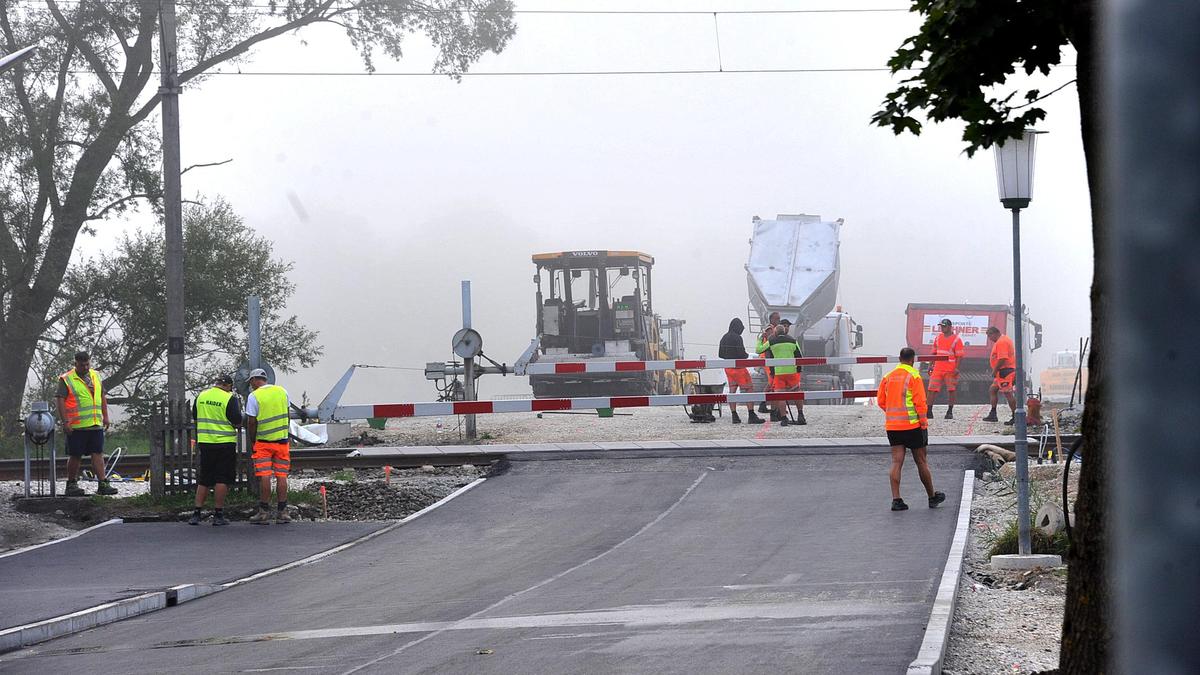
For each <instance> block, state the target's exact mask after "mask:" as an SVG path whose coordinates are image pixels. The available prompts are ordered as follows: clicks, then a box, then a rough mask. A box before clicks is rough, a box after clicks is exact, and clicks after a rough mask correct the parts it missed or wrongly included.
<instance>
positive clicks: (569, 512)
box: [0, 448, 974, 673]
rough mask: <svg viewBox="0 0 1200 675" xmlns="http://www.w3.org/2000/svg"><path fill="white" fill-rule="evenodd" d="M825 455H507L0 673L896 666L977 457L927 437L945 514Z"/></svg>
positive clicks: (910, 651)
mask: <svg viewBox="0 0 1200 675" xmlns="http://www.w3.org/2000/svg"><path fill="white" fill-rule="evenodd" d="M840 450H841V452H840V453H838V454H824V453H822V452H820V451H811V450H807V451H805V452H804V453H802V454H795V455H791V456H767V457H763V456H757V457H750V456H738V457H674V458H666V457H658V458H655V457H643V458H624V459H582V460H581V459H564V460H559V461H553V460H548V461H522V462H514V463H513V465H512V467H511V469H510V470H509V471H508V472H507V473H506V474H504V475H501V476H498V477H496V478H492V479H489V480H488V481H487V482H486V483H484V484H483V485H481V486H479V487H477V488H475V489H474V490H471V491H469V492H467V493H465V494H463V495H461V496H460V497H458V498H457V499H455V500H453V501H451V502H449V503H448V504H447V505H445V506H443V507H441V508H439V509H437V510H435V511H433V512H431V513H429V514H426V515H425V516H423V517H421V518H418V519H417V520H415V521H413V522H412V523H409V524H407V525H405V526H404V527H401V528H399V529H397V530H394V531H392V532H389V533H386V534H384V535H382V536H379V537H377V538H375V539H372V540H370V541H368V542H366V543H364V544H361V545H359V546H355V547H353V548H351V549H349V550H347V551H344V552H342V553H339V554H337V555H334V556H331V557H329V558H325V559H323V560H321V561H319V562H317V563H314V564H312V565H307V566H304V567H300V568H296V569H293V570H289V571H287V572H284V573H282V574H278V575H275V576H271V577H267V578H264V579H261V580H258V581H255V582H252V583H249V584H246V585H243V586H240V587H236V588H233V589H231V590H228V591H225V592H222V593H219V594H216V595H213V596H209V597H207V598H202V599H200V600H196V601H194V602H190V603H186V604H184V605H180V606H178V607H174V608H170V609H166V610H163V611H160V612H155V613H151V614H147V615H144V616H141V617H137V618H134V619H129V620H126V621H123V622H120V623H117V624H112V625H109V626H105V627H101V628H98V629H95V630H91V631H87V632H84V633H81V634H79V635H75V636H72V637H67V638H62V639H59V640H55V641H51V642H48V643H45V644H42V645H38V646H36V647H33V648H29V649H26V650H22V651H18V652H13V653H10V654H6V655H3V656H0V671H3V672H89V673H165V672H291V671H295V672H303V673H355V672H362V673H397V672H402V673H435V672H436V673H446V672H453V673H466V672H471V673H476V672H480V673H518V672H519V673H597V672H623V673H642V672H654V673H731V672H739V673H746V672H763V673H780V672H830V673H902V672H904V671H905V669H906V667H907V665H908V663H909V662H910V661H911V660H912V659H913V658H914V657H915V656H916V653H917V649H918V646H919V644H920V642H921V638H922V634H923V631H924V627H925V622H926V621H927V619H928V616H929V611H930V604H931V602H932V598H933V595H934V593H935V590H936V586H937V580H938V578H939V577H940V574H941V568H942V565H943V564H944V563H945V559H946V555H947V552H948V551H949V547H950V539H951V535H952V533H953V530H954V526H955V520H956V516H957V510H958V503H959V492H960V490H961V486H962V477H963V470H964V469H970V468H973V466H974V459H973V457H974V456H973V455H972V454H970V453H969V452H967V451H966V450H964V449H961V448H946V449H938V450H933V451H931V452H930V460H931V465H932V467H933V471H934V480H935V483H936V484H937V488H938V489H939V490H942V491H944V492H946V493H947V495H948V497H949V498H948V499H947V501H946V503H945V504H944V505H943V506H942V507H941V508H938V509H929V508H927V507H926V505H925V498H924V491H923V489H922V488H921V486H920V483H919V481H918V480H917V477H916V471H915V468H914V467H913V466H912V464H911V462H909V463H908V464H907V465H906V468H907V471H906V474H905V480H904V486H903V494H904V496H905V498H906V500H907V501H908V502H909V504H910V506H911V507H912V509H911V510H909V511H906V512H899V513H893V512H891V511H889V510H888V506H889V502H890V495H889V494H888V487H887V473H886V472H887V465H888V459H887V454H886V450H885V449H882V448H862V449H861V452H860V453H857V454H855V453H853V452H849V453H848V452H847V450H848V449H846V448H842V449H840ZM881 450H882V452H881ZM247 527H248V526H247ZM273 527H274V526H273ZM212 553H213V555H214V556H217V557H219V556H220V555H222V552H221V551H218V550H214V551H213V552H212Z"/></svg>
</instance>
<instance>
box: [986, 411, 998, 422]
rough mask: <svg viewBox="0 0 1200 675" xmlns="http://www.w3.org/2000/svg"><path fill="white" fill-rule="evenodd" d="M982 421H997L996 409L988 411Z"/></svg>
mask: <svg viewBox="0 0 1200 675" xmlns="http://www.w3.org/2000/svg"><path fill="white" fill-rule="evenodd" d="M982 421H984V422H999V421H1000V418H999V417H996V411H995V410H993V411H992V412H990V413H988V414H987V416H986V417H984V418H983V419H982Z"/></svg>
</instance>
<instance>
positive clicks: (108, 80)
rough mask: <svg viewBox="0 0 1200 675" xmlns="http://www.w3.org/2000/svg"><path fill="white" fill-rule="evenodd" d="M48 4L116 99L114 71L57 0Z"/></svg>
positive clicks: (52, 0)
mask: <svg viewBox="0 0 1200 675" xmlns="http://www.w3.org/2000/svg"><path fill="white" fill-rule="evenodd" d="M46 6H47V7H48V8H49V9H50V13H51V14H52V15H54V20H55V21H57V22H58V26H59V28H62V30H63V32H64V33H66V34H67V35H69V36H71V39H72V40H73V41H74V42H76V43H77V44H78V45H79V51H80V52H81V53H82V54H83V58H84V59H85V60H86V61H87V62H88V65H89V66H91V67H92V70H93V71H95V73H96V77H98V78H100V83H101V84H103V85H104V88H105V90H107V91H108V96H109V98H113V99H115V98H116V97H117V83H116V82H115V81H113V78H112V73H110V72H108V67H107V66H106V65H105V64H104V61H103V60H101V59H100V55H99V54H97V53H96V52H95V50H93V49H92V47H91V45H89V44H88V43H87V41H86V40H84V38H83V36H82V35H80V34H79V32H78V31H76V30H75V24H74V23H73V22H71V21H67V17H65V16H63V13H62V11H61V10H59V8H58V3H57V2H55V0H46Z"/></svg>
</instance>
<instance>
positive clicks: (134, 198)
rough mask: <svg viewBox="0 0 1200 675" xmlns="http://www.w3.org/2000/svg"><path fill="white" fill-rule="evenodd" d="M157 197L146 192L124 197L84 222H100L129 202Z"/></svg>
mask: <svg viewBox="0 0 1200 675" xmlns="http://www.w3.org/2000/svg"><path fill="white" fill-rule="evenodd" d="M156 196H157V195H152V194H149V193H146V192H138V193H135V194H131V195H125V196H124V197H121V198H120V199H117V200H114V201H111V202H109V203H108V204H106V205H105V206H104V207H103V208H101V209H100V210H99V211H97V212H96V213H93V214H91V215H89V216H87V217H86V218H84V219H83V220H84V222H87V221H89V220H100V219H102V218H104V216H106V215H107V214H108V212H109V211H112V210H113V209H118V208H120V207H121V206H123V205H125V204H128V203H129V202H134V201H137V200H139V199H154V198H155V197H156Z"/></svg>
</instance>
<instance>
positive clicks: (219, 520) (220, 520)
mask: <svg viewBox="0 0 1200 675" xmlns="http://www.w3.org/2000/svg"><path fill="white" fill-rule="evenodd" d="M228 524H229V521H228V520H225V514H224V513H218V514H217V515H215V516H213V527H223V526H225V525H228Z"/></svg>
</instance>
